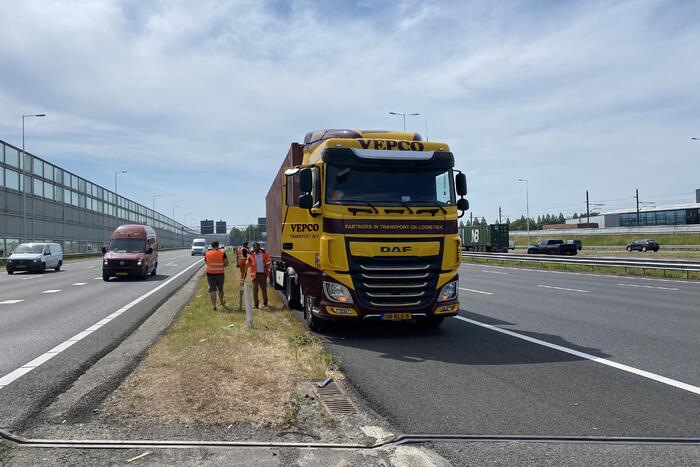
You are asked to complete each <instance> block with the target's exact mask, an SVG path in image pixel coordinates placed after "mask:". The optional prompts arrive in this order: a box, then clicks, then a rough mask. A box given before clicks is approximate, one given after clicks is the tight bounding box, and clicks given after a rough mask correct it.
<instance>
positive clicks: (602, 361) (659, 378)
mask: <svg viewBox="0 0 700 467" xmlns="http://www.w3.org/2000/svg"><path fill="white" fill-rule="evenodd" d="M455 318H457V319H458V320H460V321H464V322H465V323H469V324H473V325H476V326H481V327H482V328H486V329H490V330H491V331H496V332H500V333H503V334H506V335H508V336H511V337H515V338H518V339H522V340H524V341H527V342H531V343H533V344H537V345H542V346H544V347H548V348H550V349H554V350H558V351H560V352H564V353H568V354H569V355H575V356H577V357H580V358H584V359H586V360H590V361H592V362H596V363H600V364H601V365H606V366H609V367H612V368H616V369H618V370H622V371H626V372H628V373H633V374H635V375H638V376H641V377H643V378H647V379H651V380H654V381H657V382H659V383H663V384H667V385H669V386H673V387H676V388H678V389H683V390H684V391H688V392H692V393H694V394H698V395H700V387H698V386H693V385H692V384H688V383H683V382H681V381H677V380H675V379H671V378H667V377H665V376H661V375H657V374H655V373H651V372H649V371H645V370H640V369H639V368H634V367H631V366H628V365H623V364H622V363H617V362H614V361H612V360H608V359H606V358H601V357H596V356H595V355H591V354H587V353H585V352H579V351H578V350H574V349H570V348H568V347H563V346H561V345H557V344H552V343H550V342H546V341H543V340H540V339H535V338H534V337H530V336H526V335H524V334H520V333H517V332H513V331H510V330H508V329H503V328H499V327H498V326H493V325H491V324H486V323H482V322H481V321H475V320H473V319H469V318H465V317H464V316H455Z"/></svg>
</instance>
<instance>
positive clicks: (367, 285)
mask: <svg viewBox="0 0 700 467" xmlns="http://www.w3.org/2000/svg"><path fill="white" fill-rule="evenodd" d="M438 258H439V257H426V258H415V257H414V258H395V257H392V258H359V257H354V258H353V261H352V262H353V263H354V264H353V268H352V270H351V275H352V278H353V283H354V285H355V290H356V291H357V295H358V299H359V300H360V302H361V303H362V304H363V305H365V306H367V307H371V308H383V309H387V310H388V309H396V308H420V307H423V306H425V305H428V304H429V303H430V302H431V301H432V299H433V297H434V295H435V288H436V285H437V278H438V275H439V272H440V271H439V266H438V265H437V264H435V263H436V262H437V260H438Z"/></svg>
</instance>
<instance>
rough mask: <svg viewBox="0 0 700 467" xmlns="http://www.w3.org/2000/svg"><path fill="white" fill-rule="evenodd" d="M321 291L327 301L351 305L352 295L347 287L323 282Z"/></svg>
mask: <svg viewBox="0 0 700 467" xmlns="http://www.w3.org/2000/svg"><path fill="white" fill-rule="evenodd" d="M323 290H324V291H325V292H326V297H328V299H329V300H333V301H334V302H339V303H352V295H350V291H349V290H348V288H347V287H345V286H344V285H342V284H338V283H336V282H326V281H323Z"/></svg>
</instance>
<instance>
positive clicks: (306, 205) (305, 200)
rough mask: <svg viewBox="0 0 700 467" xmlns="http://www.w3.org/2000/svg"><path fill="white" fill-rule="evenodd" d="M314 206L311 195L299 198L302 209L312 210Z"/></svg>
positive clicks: (307, 194)
mask: <svg viewBox="0 0 700 467" xmlns="http://www.w3.org/2000/svg"><path fill="white" fill-rule="evenodd" d="M313 206H314V197H313V196H311V195H310V194H309V193H306V194H303V195H301V196H299V207H300V208H301V209H311V208H312V207H313Z"/></svg>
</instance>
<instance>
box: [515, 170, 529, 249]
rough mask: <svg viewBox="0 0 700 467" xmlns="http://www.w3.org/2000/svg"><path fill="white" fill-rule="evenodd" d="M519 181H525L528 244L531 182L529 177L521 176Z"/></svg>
mask: <svg viewBox="0 0 700 467" xmlns="http://www.w3.org/2000/svg"><path fill="white" fill-rule="evenodd" d="M518 181H519V182H525V215H526V216H527V219H525V220H526V222H527V244H528V245H529V244H530V182H528V180H527V178H519V179H518Z"/></svg>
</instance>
